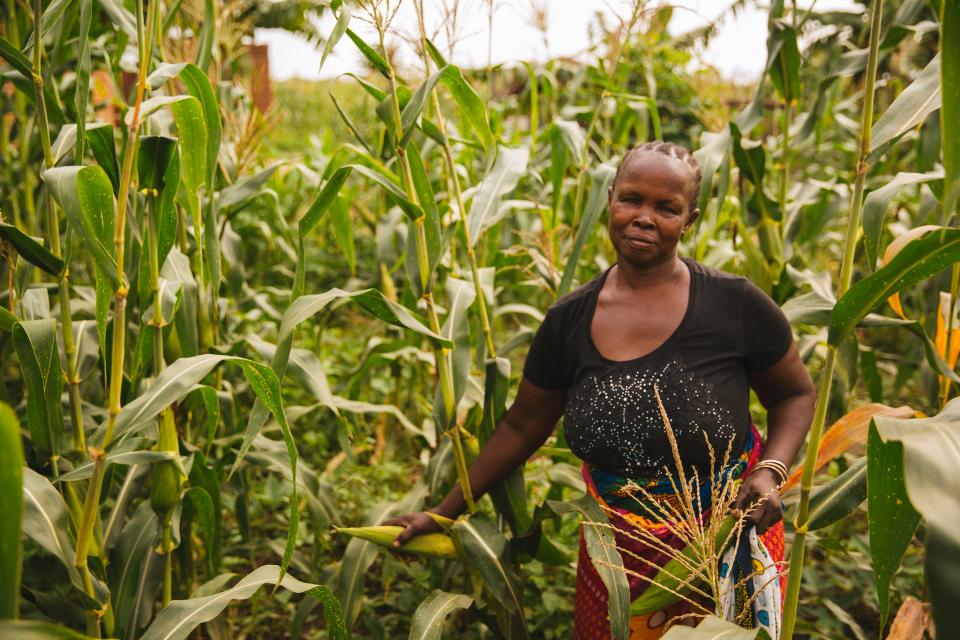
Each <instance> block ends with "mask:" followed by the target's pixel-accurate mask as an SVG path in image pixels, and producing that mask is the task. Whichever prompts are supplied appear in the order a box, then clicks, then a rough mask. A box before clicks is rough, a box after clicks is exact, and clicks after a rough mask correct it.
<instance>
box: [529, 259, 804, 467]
mask: <svg viewBox="0 0 960 640" xmlns="http://www.w3.org/2000/svg"><path fill="white" fill-rule="evenodd" d="M682 260H683V262H684V263H685V264H686V265H687V266H688V268H689V270H690V298H689V302H688V304H687V310H686V313H685V314H684V316H683V319H682V320H681V322H680V325H679V326H678V327H677V328H676V330H675V331H674V332H673V334H671V335H670V337H669V338H667V340H666V341H665V342H664V343H663V344H661V345H660V346H659V347H657V348H656V349H655V350H654V351H652V352H651V353H648V354H647V355H645V356H641V357H639V358H635V359H633V360H627V361H614V360H609V359H607V358H605V357H603V356H602V355H600V353H599V352H598V351H597V348H596V346H595V345H594V343H593V339H592V338H591V336H590V325H591V322H592V320H593V313H594V309H595V308H596V305H597V296H598V294H599V292H600V290H601V289H602V288H603V283H604V281H605V280H606V277H607V274H609V273H610V269H607V270H605V271H603V272H602V273H600V274H599V275H597V276H596V277H594V278H593V279H592V280H590V281H589V282H587V283H586V284H584V285H583V286H582V287H580V288H578V289H576V290H574V291H572V292H570V293H569V294H567V295H565V296H563V297H561V298H560V299H559V300H557V301H556V302H555V303H554V304H553V305H551V306H550V308H549V309H548V310H547V314H546V317H545V318H544V320H543V323H542V324H541V325H540V328H539V329H538V330H537V333H536V335H535V336H534V338H533V343H532V344H531V345H530V350H529V352H528V353H527V359H526V362H525V364H524V368H523V375H524V377H525V378H526V379H527V380H529V381H530V382H531V383H533V384H535V385H536V386H538V387H541V388H544V389H566V390H567V404H566V408H565V410H564V420H563V425H564V434H565V436H566V440H567V443H568V444H569V446H570V449H571V450H572V451H573V453H575V454H576V455H577V456H579V457H580V458H581V459H583V460H585V461H587V462H589V463H592V464H594V465H596V466H598V467H600V468H602V469H604V470H606V471H609V472H611V473H616V474H618V475H622V476H628V477H649V476H654V475H660V474H661V473H662V472H663V467H664V465H666V466H667V468H669V469H670V471H671V473H673V472H674V463H673V456H672V454H671V453H670V446H669V442H668V440H667V436H666V429H665V427H664V425H663V420H662V418H661V416H660V410H659V408H658V406H657V400H656V397H655V396H654V392H653V385H654V384H656V385H657V390H658V391H659V393H660V397H661V399H662V400H663V404H664V408H665V409H666V412H667V417H668V418H669V419H670V424H671V426H672V427H673V431H674V434H675V436H676V438H677V443H678V446H679V450H680V455H681V458H682V459H683V461H684V466H686V467H691V466H693V467H696V468H697V469H698V471H699V473H700V474H701V475H700V477H701V478H702V479H703V478H705V477H706V476H705V475H704V474H705V473H707V472H708V471H709V469H710V462H709V460H710V459H709V451H708V449H707V446H706V444H705V442H704V437H703V432H706V434H707V435H708V437H709V439H710V443H711V445H712V447H713V449H714V452H715V456H716V460H717V464H719V463H720V461H721V459H722V457H723V455H724V453H725V452H726V450H727V444H728V442H729V441H730V439H731V438H733V448H732V449H731V456H732V457H736V456H737V455H738V454H739V453H740V451H741V449H742V448H743V446H744V444H745V441H746V437H747V433H748V432H749V429H750V424H751V418H750V412H749V401H750V387H749V384H748V381H747V376H748V375H749V374H751V373H754V372H756V371H762V370H764V369H766V368H768V367H770V366H772V365H774V364H775V363H776V362H777V361H779V360H780V358H781V357H783V355H784V354H785V353H786V352H787V350H788V349H789V348H790V345H791V343H792V341H793V334H792V332H791V330H790V324H789V322H788V321H787V319H786V317H784V315H783V313H782V312H781V311H780V308H779V307H778V306H777V305H776V304H775V303H774V302H773V300H771V299H770V298H769V297H768V296H767V295H766V294H765V293H763V291H761V290H760V289H759V288H757V287H756V286H755V285H754V284H753V283H751V282H750V281H748V280H747V279H746V278H743V277H740V276H735V275H731V274H728V273H724V272H721V271H717V270H716V269H711V268H709V267H706V266H704V265H701V264H699V263H697V262H695V261H693V260H690V259H687V258H682ZM643 312H644V311H643V309H637V313H638V314H640V313H643Z"/></svg>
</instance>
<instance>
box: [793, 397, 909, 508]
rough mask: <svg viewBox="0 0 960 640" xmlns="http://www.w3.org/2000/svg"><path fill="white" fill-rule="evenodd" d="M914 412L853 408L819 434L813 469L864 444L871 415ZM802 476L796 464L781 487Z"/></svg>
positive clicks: (882, 407) (878, 407) (901, 415)
mask: <svg viewBox="0 0 960 640" xmlns="http://www.w3.org/2000/svg"><path fill="white" fill-rule="evenodd" d="M917 415H918V414H917V412H916V411H914V410H913V409H911V408H910V407H890V406H887V405H885V404H879V403H870V404H865V405H863V406H861V407H857V408H856V409H854V410H853V411H851V412H850V413H848V414H847V415H845V416H843V417H842V418H840V419H839V420H837V421H836V422H834V423H833V424H832V425H830V428H829V429H828V430H827V432H826V433H824V434H823V439H822V440H821V441H820V451H818V452H817V465H816V470H817V471H820V470H821V469H822V468H823V467H825V466H826V465H827V463H829V462H830V461H831V460H833V459H834V458H836V457H837V456H839V455H840V454H842V453H845V452H846V451H849V450H850V449H851V448H853V447H855V446H863V445H865V444H866V442H867V435H868V434H869V431H870V419H871V418H873V417H874V416H893V417H895V418H913V417H915V416H917ZM802 475H803V465H800V466H799V467H797V468H796V469H794V471H793V473H791V474H790V477H789V478H788V479H787V482H786V484H785V485H784V486H783V490H784V491H787V490H788V489H791V488H793V487H795V486H797V485H799V484H800V476H802Z"/></svg>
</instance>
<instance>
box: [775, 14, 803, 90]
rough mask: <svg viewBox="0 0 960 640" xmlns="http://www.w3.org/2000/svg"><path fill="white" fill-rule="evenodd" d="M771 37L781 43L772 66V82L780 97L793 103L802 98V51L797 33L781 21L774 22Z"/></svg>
mask: <svg viewBox="0 0 960 640" xmlns="http://www.w3.org/2000/svg"><path fill="white" fill-rule="evenodd" d="M773 27H774V31H773V32H772V33H771V35H770V37H772V38H776V39H777V40H779V41H780V46H779V48H778V51H777V55H776V59H775V60H774V62H773V64H771V65H770V80H771V81H772V82H773V86H774V88H775V89H776V90H777V93H779V94H780V97H781V98H782V99H783V100H784V101H785V102H787V103H791V102H793V101H795V100H797V99H798V98H799V97H800V49H799V48H798V47H797V32H796V31H795V30H794V29H793V27H791V26H790V25H789V24H786V23H784V22H783V21H781V20H776V21H774V22H773Z"/></svg>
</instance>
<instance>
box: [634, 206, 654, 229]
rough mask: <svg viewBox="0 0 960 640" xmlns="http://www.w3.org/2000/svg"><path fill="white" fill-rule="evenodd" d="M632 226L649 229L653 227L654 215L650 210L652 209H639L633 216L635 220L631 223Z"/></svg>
mask: <svg viewBox="0 0 960 640" xmlns="http://www.w3.org/2000/svg"><path fill="white" fill-rule="evenodd" d="M630 224H632V225H635V226H639V227H649V226H652V225H653V213H652V212H651V210H650V207H646V206H644V207H640V208H639V209H637V212H636V215H634V216H633V220H631V221H630Z"/></svg>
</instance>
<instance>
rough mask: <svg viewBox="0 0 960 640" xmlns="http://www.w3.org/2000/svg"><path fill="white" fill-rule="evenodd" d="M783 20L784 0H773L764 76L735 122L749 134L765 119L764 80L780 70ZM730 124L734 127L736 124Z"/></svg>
mask: <svg viewBox="0 0 960 640" xmlns="http://www.w3.org/2000/svg"><path fill="white" fill-rule="evenodd" d="M781 18H783V0H773V2H771V3H770V10H769V12H768V13H767V61H766V64H765V65H764V67H763V74H762V75H761V76H760V82H758V83H757V90H756V91H755V92H754V94H753V100H751V101H750V104H749V105H748V106H747V107H746V108H745V109H744V110H743V111H741V112H740V113H739V114H738V115H737V117H736V120H735V122H736V126H737V127H739V128H740V129H742V130H743V131H747V132H749V131H750V130H751V129H753V127H754V126H756V124H757V123H758V122H760V119H761V118H762V117H763V80H764V78H766V77H767V75H768V74H772V73H773V71H774V69H778V70H779V68H780V53H781V50H782V49H783V45H784V35H783V30H782V27H781V25H780V23H779V21H780V19H781ZM730 124H731V125H733V124H734V122H731V123H730ZM737 137H739V134H737Z"/></svg>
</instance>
